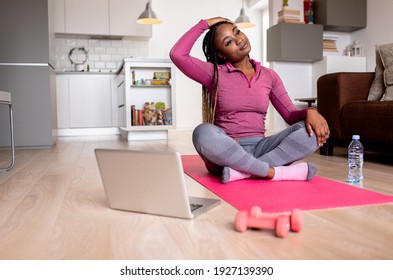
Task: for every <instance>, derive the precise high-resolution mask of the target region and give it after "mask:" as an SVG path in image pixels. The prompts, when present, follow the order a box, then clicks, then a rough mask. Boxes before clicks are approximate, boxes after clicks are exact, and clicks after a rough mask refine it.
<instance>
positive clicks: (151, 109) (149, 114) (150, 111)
mask: <svg viewBox="0 0 393 280" xmlns="http://www.w3.org/2000/svg"><path fill="white" fill-rule="evenodd" d="M143 121H144V123H145V125H153V124H155V123H156V106H155V104H154V102H146V103H145V105H144V106H143Z"/></svg>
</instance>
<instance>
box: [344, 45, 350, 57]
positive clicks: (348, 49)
mask: <svg viewBox="0 0 393 280" xmlns="http://www.w3.org/2000/svg"><path fill="white" fill-rule="evenodd" d="M344 56H351V47H346V48H345V50H344Z"/></svg>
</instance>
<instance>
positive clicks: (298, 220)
mask: <svg viewBox="0 0 393 280" xmlns="http://www.w3.org/2000/svg"><path fill="white" fill-rule="evenodd" d="M282 215H285V214H282V213H281V214H274V213H263V214H262V210H261V208H260V207H259V206H253V207H252V208H251V211H250V216H251V217H255V218H260V217H270V218H278V217H279V216H282ZM286 215H287V216H289V221H290V229H291V231H293V232H300V231H301V230H302V226H303V212H302V210H300V209H293V210H292V212H291V213H290V214H286Z"/></svg>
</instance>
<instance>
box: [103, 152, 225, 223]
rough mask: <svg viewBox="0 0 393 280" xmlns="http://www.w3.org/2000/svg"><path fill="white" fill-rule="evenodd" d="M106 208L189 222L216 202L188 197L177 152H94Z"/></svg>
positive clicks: (216, 201) (217, 201)
mask: <svg viewBox="0 0 393 280" xmlns="http://www.w3.org/2000/svg"><path fill="white" fill-rule="evenodd" d="M95 155H96V159H97V163H98V167H99V170H100V173H101V178H102V182H103V184H104V189H105V193H106V196H107V199H108V203H109V207H110V208H113V209H118V210H126V211H133V212H140V213H147V214H155V215H163V216H169V217H176V218H184V219H193V218H195V217H197V216H198V215H200V214H202V213H204V212H205V211H207V210H208V209H210V208H212V207H214V206H216V205H217V204H218V203H219V202H220V200H218V199H210V198H198V197H189V196H188V194H187V188H186V184H185V180H184V173H183V165H182V162H181V157H180V154H179V153H178V152H170V151H165V152H161V151H160V152H157V151H136V150H114V149H96V150H95Z"/></svg>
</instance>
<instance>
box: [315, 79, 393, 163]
mask: <svg viewBox="0 0 393 280" xmlns="http://www.w3.org/2000/svg"><path fill="white" fill-rule="evenodd" d="M373 79H374V72H367V73H349V72H341V73H330V74H326V75H323V76H321V77H320V78H319V79H318V81H317V107H318V111H319V113H320V114H321V115H322V116H324V117H325V119H326V120H327V122H328V124H329V128H330V138H329V140H328V142H327V143H326V144H325V145H324V146H322V147H321V149H320V154H321V155H332V154H333V146H341V147H347V146H348V145H349V142H350V141H351V138H352V135H353V134H359V135H360V141H361V142H362V143H363V145H364V147H365V150H373V151H383V152H389V153H390V152H393V101H368V100H367V97H368V94H369V89H370V87H371V84H372V82H373Z"/></svg>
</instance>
